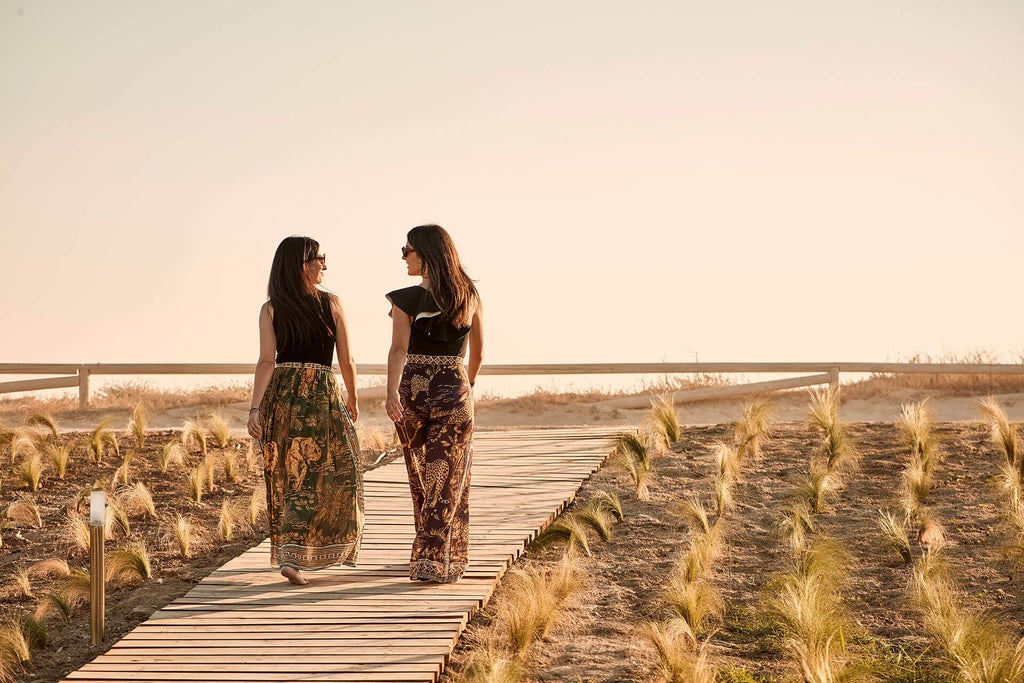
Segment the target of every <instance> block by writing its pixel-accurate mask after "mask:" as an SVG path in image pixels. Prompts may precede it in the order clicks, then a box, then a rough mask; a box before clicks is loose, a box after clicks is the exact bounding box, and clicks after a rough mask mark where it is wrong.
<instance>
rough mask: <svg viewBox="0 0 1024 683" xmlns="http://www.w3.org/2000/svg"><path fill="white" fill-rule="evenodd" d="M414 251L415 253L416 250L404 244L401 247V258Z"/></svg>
mask: <svg viewBox="0 0 1024 683" xmlns="http://www.w3.org/2000/svg"><path fill="white" fill-rule="evenodd" d="M415 253H416V250H415V249H413V248H412V247H406V246H403V247H402V258H405V257H407V256H408V255H409V254H415Z"/></svg>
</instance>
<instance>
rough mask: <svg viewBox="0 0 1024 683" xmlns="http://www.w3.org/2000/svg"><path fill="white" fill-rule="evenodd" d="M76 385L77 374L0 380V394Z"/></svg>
mask: <svg viewBox="0 0 1024 683" xmlns="http://www.w3.org/2000/svg"><path fill="white" fill-rule="evenodd" d="M77 386H78V375H72V376H70V377H47V378H46V379H22V380H17V381H14V382H0V394H13V393H15V392H18V391H39V390H42V389H65V388H67V387H77Z"/></svg>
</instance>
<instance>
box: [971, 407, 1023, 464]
mask: <svg viewBox="0 0 1024 683" xmlns="http://www.w3.org/2000/svg"><path fill="white" fill-rule="evenodd" d="M979 406H980V407H981V412H982V415H983V417H984V419H985V420H986V422H987V423H988V424H989V426H990V427H991V428H992V440H993V442H995V444H996V445H997V446H998V447H999V449H1000V450H1001V451H1002V452H1003V456H1004V457H1005V458H1006V462H1008V463H1009V464H1011V465H1013V466H1014V467H1016V468H1017V469H1018V470H1019V471H1020V472H1022V473H1024V444H1022V442H1021V437H1020V433H1019V432H1018V431H1017V427H1016V425H1014V424H1012V423H1011V422H1010V420H1009V419H1008V418H1007V417H1006V411H1005V410H1003V407H1002V405H1000V403H999V401H997V400H996V399H995V398H994V397H992V396H989V397H988V398H985V399H982V400H981V401H980V402H979Z"/></svg>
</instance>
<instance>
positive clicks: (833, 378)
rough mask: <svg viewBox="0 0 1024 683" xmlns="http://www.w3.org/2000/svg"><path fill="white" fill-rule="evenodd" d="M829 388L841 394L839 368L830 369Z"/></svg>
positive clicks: (836, 366) (834, 366) (835, 366)
mask: <svg viewBox="0 0 1024 683" xmlns="http://www.w3.org/2000/svg"><path fill="white" fill-rule="evenodd" d="M828 388H829V389H831V390H832V391H834V392H836V393H837V394H838V393H839V366H838V365H833V366H832V367H830V368H829V369H828Z"/></svg>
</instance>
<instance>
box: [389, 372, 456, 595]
mask: <svg viewBox="0 0 1024 683" xmlns="http://www.w3.org/2000/svg"><path fill="white" fill-rule="evenodd" d="M398 393H399V396H400V397H401V399H402V406H403V414H402V420H401V422H399V423H397V424H396V425H395V426H396V427H397V429H398V436H399V439H400V440H401V442H402V451H403V454H404V455H405V466H406V469H407V470H408V472H409V488H410V490H411V492H412V503H413V517H414V520H415V523H416V539H415V540H414V541H413V545H412V555H411V558H410V561H409V578H411V579H424V580H429V581H436V582H438V583H451V582H453V581H458V580H459V578H461V577H462V574H463V572H464V571H465V570H466V564H467V563H468V562H469V479H470V468H471V466H472V464H473V398H472V396H471V395H470V391H469V379H468V376H467V374H466V369H465V368H464V367H463V365H462V359H461V358H459V357H457V356H420V355H410V356H408V358H407V359H406V364H405V369H404V370H403V372H402V382H401V384H400V385H399V389H398Z"/></svg>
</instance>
